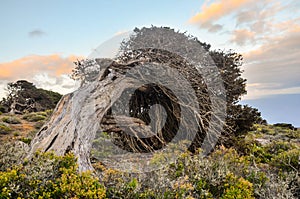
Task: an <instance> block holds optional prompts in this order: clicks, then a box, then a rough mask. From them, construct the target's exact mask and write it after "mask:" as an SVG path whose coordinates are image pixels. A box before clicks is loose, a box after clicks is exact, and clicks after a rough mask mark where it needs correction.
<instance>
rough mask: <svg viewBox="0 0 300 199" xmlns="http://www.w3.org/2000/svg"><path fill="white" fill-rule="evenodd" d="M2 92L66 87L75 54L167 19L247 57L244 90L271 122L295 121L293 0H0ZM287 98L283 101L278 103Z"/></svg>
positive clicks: (299, 18) (299, 88)
mask: <svg viewBox="0 0 300 199" xmlns="http://www.w3.org/2000/svg"><path fill="white" fill-rule="evenodd" d="M0 3H1V6H0V26H1V31H0V44H1V45H0V51H1V54H0V96H3V95H4V94H5V92H4V91H3V88H4V87H5V85H6V84H7V83H8V82H10V81H15V80H18V79H27V80H29V81H32V82H34V83H35V84H36V85H37V86H39V87H43V88H46V89H51V90H55V91H58V92H61V93H67V92H71V91H72V90H74V88H75V87H76V85H75V83H74V82H73V81H72V80H70V79H69V78H68V74H69V73H70V71H71V69H72V67H73V64H72V61H74V60H76V59H77V58H78V57H81V58H84V57H87V56H88V55H89V54H91V52H92V51H93V50H94V49H95V48H97V46H99V45H100V44H101V43H103V42H105V41H106V40H108V39H110V38H112V37H113V36H115V35H118V34H120V33H122V32H127V31H130V30H133V29H134V27H142V26H150V25H151V24H153V25H156V26H170V27H173V28H175V29H179V30H181V31H188V33H190V34H192V35H194V36H196V37H198V38H199V39H200V40H201V41H205V42H208V43H210V44H212V47H213V48H214V49H219V48H220V49H234V50H235V51H237V52H239V53H242V54H243V56H244V58H245V64H244V66H243V68H242V69H243V70H244V71H245V72H244V74H243V76H244V77H245V78H247V79H248V86H247V90H248V94H247V95H246V96H244V97H243V103H248V104H250V105H252V106H255V107H258V108H259V109H260V110H261V111H262V113H263V116H264V117H265V118H266V119H268V121H269V122H270V123H275V122H291V123H293V124H294V125H296V126H299V127H300V119H299V118H300V117H299V116H300V106H299V101H300V78H299V77H300V59H299V57H300V14H299V13H300V12H299V11H300V4H299V1H298V0H288V1H284V0H282V1H281V0H261V1H255V0H205V1H204V0H203V1H199V0H198V1H196V0H190V1H183V0H164V1H158V0H152V1H150V0H144V1H141V0H139V1H137V0H127V1H124V0H118V1H117V0H112V1H86V2H83V1H78V2H76V1H69V0H66V1H37V0H27V1H16V0H10V1H9V0H0ZM284 101H287V102H288V104H287V105H286V106H285V108H284V109H281V108H278V107H282V103H283V102H284Z"/></svg>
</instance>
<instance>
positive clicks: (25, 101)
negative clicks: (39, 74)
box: [0, 80, 62, 113]
mask: <svg viewBox="0 0 300 199" xmlns="http://www.w3.org/2000/svg"><path fill="white" fill-rule="evenodd" d="M7 90H8V96H7V97H6V98H3V100H2V101H1V102H0V104H1V105H2V106H3V107H4V109H5V110H6V112H9V111H11V110H12V109H13V111H14V112H18V113H23V112H25V111H28V112H37V111H45V110H48V109H53V108H55V106H56V104H57V103H58V101H59V100H60V98H61V97H62V95H60V94H59V93H56V92H53V91H48V90H44V89H40V88H36V87H35V86H34V85H33V83H31V82H28V81H26V80H18V81H16V82H11V83H8V85H7Z"/></svg>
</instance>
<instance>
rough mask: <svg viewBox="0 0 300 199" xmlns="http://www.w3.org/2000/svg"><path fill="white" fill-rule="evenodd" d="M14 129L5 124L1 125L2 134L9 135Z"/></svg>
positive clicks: (0, 132) (0, 131)
mask: <svg viewBox="0 0 300 199" xmlns="http://www.w3.org/2000/svg"><path fill="white" fill-rule="evenodd" d="M11 131H12V129H11V128H10V127H9V126H7V125H6V124H4V123H0V134H8V133H10V132H11Z"/></svg>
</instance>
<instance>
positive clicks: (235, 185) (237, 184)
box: [220, 174, 254, 199]
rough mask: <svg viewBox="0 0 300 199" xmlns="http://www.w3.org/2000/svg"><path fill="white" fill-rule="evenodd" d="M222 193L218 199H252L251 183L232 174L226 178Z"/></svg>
mask: <svg viewBox="0 0 300 199" xmlns="http://www.w3.org/2000/svg"><path fill="white" fill-rule="evenodd" d="M224 189H225V190H224V193H223V194H222V196H221V197H220V199H254V197H253V187H252V183H250V182H249V181H247V180H245V179H244V178H242V177H240V178H238V177H237V176H235V175H233V174H228V175H227V176H226V180H225V184H224Z"/></svg>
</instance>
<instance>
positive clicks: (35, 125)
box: [34, 121, 45, 130]
mask: <svg viewBox="0 0 300 199" xmlns="http://www.w3.org/2000/svg"><path fill="white" fill-rule="evenodd" d="M44 124H45V122H44V121H39V122H37V123H35V124H34V128H35V129H37V130H39V129H40V128H42V126H43V125H44Z"/></svg>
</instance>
